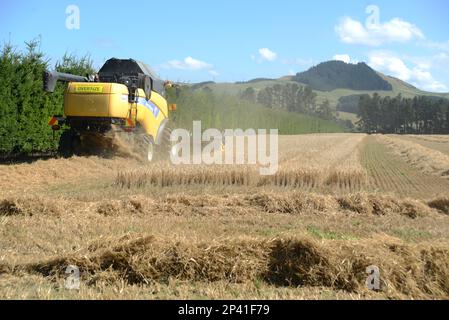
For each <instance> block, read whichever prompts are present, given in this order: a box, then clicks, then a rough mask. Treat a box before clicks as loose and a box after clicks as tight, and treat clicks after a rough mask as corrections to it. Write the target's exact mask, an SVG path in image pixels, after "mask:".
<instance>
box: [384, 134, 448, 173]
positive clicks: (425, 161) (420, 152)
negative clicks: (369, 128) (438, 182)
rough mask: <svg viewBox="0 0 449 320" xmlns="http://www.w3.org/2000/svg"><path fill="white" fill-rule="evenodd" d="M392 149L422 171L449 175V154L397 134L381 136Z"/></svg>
mask: <svg viewBox="0 0 449 320" xmlns="http://www.w3.org/2000/svg"><path fill="white" fill-rule="evenodd" d="M378 139H380V141H383V142H384V143H386V144H388V145H389V146H390V147H391V148H392V150H393V151H394V152H395V153H396V154H398V155H400V156H401V157H402V158H403V159H404V160H406V161H407V162H408V163H410V164H411V165H413V166H415V167H417V168H418V169H420V170H421V171H422V172H425V173H429V174H435V175H439V176H444V177H447V176H449V156H448V155H446V154H444V153H442V152H440V151H437V150H434V149H430V148H426V147H424V146H421V145H419V144H418V143H414V142H411V141H406V140H403V139H400V138H398V137H395V136H379V137H378Z"/></svg>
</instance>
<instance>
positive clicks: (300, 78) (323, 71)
mask: <svg viewBox="0 0 449 320" xmlns="http://www.w3.org/2000/svg"><path fill="white" fill-rule="evenodd" d="M292 80H294V81H297V82H301V83H304V84H307V85H309V86H310V87H312V88H313V89H315V90H321V91H331V90H334V89H351V90H382V91H391V90H393V87H392V85H391V84H390V83H389V82H388V81H386V80H384V79H382V77H380V76H379V75H378V74H377V72H376V71H374V70H373V69H371V68H370V67H369V66H368V65H367V64H366V63H364V62H361V63H358V64H350V63H345V62H342V61H328V62H323V63H320V64H319V65H317V66H315V67H312V68H310V69H309V70H307V71H305V72H301V73H297V74H296V76H294V77H293V78H292Z"/></svg>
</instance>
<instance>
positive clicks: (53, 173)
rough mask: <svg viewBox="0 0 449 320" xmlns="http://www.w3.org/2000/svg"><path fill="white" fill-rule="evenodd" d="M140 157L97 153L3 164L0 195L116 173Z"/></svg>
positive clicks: (135, 165)
mask: <svg viewBox="0 0 449 320" xmlns="http://www.w3.org/2000/svg"><path fill="white" fill-rule="evenodd" d="M139 165H140V164H139V163H138V162H137V161H134V160H129V159H125V158H119V157H116V158H114V159H105V158H100V157H96V156H92V157H72V158H70V159H49V160H38V161H36V162H33V163H29V164H28V163H22V164H14V165H0V175H1V177H2V178H1V179H0V195H1V194H8V193H11V194H13V193H17V192H27V191H31V190H33V189H35V188H39V187H46V188H48V186H50V185H57V184H61V183H67V182H70V183H77V182H79V181H81V180H86V179H95V178H100V177H107V176H109V175H111V176H113V175H114V174H115V172H116V171H117V170H119V169H121V168H123V167H125V166H127V167H129V166H132V167H137V166H139Z"/></svg>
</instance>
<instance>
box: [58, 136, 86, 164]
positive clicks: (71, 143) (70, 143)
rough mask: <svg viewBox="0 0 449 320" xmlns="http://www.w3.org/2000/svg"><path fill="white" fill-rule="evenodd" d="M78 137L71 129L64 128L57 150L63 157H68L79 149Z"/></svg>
mask: <svg viewBox="0 0 449 320" xmlns="http://www.w3.org/2000/svg"><path fill="white" fill-rule="evenodd" d="M80 144H81V141H80V137H79V136H78V135H77V134H76V133H75V132H73V131H72V130H66V131H64V132H63V133H62V135H61V138H60V139H59V147H58V152H59V154H60V155H61V156H63V157H64V158H70V157H71V156H73V155H74V154H76V153H77V151H79V150H78V149H79V146H80Z"/></svg>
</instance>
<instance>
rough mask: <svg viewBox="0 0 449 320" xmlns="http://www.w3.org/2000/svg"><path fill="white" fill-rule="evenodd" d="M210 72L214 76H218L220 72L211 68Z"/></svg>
mask: <svg viewBox="0 0 449 320" xmlns="http://www.w3.org/2000/svg"><path fill="white" fill-rule="evenodd" d="M209 74H210V75H211V76H213V77H218V76H219V75H220V74H219V73H218V72H217V71H215V70H210V71H209Z"/></svg>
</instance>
